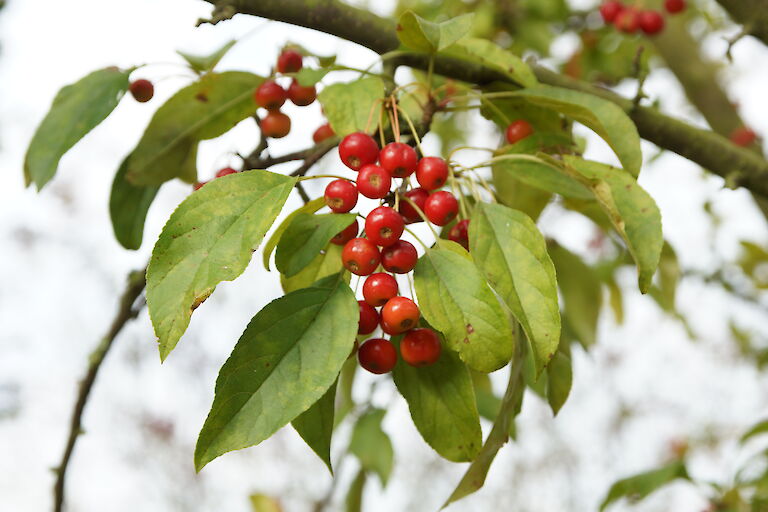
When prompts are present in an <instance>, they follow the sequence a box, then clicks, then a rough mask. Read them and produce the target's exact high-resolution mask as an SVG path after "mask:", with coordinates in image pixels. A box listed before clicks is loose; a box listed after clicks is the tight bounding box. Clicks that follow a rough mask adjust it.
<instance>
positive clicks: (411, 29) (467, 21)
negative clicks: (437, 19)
mask: <svg viewBox="0 0 768 512" xmlns="http://www.w3.org/2000/svg"><path fill="white" fill-rule="evenodd" d="M473 19H474V14H471V13H470V14H463V15H461V16H457V17H456V18H452V19H450V20H447V21H444V22H442V23H433V22H431V21H427V20H425V19H424V18H422V17H421V16H419V15H418V14H416V13H414V12H413V11H411V10H408V11H405V12H404V13H403V14H402V15H401V16H400V19H399V20H398V22H397V37H398V39H400V42H401V43H403V45H404V46H406V47H408V48H410V49H411V50H416V51H420V52H425V53H435V52H439V51H440V50H443V49H445V48H448V47H449V46H451V45H452V44H453V43H455V42H456V41H458V40H459V39H461V38H462V37H464V36H465V35H467V34H468V33H469V31H470V30H472V21H473Z"/></svg>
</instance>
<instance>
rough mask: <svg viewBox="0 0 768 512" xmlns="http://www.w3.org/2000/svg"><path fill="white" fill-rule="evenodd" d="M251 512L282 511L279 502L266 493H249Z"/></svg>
mask: <svg viewBox="0 0 768 512" xmlns="http://www.w3.org/2000/svg"><path fill="white" fill-rule="evenodd" d="M250 501H251V511H252V512H283V509H282V507H281V506H280V502H278V501H277V500H276V499H275V498H272V497H270V496H267V495H266V494H251V496H250Z"/></svg>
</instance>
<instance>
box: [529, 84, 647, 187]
mask: <svg viewBox="0 0 768 512" xmlns="http://www.w3.org/2000/svg"><path fill="white" fill-rule="evenodd" d="M515 94H517V95H518V96H520V97H522V98H525V99H527V100H528V101H530V102H531V103H534V104H536V105H541V106H544V107H549V108H551V109H553V110H556V111H558V112H560V113H561V114H563V115H565V116H567V117H570V118H571V119H573V120H574V121H578V122H579V123H581V124H583V125H584V126H586V127H587V128H590V129H592V130H593V131H594V132H595V133H597V134H598V135H599V136H600V137H601V138H602V139H604V140H605V141H606V142H607V143H608V145H609V146H611V148H612V149H613V151H614V152H615V153H616V156H618V157H619V160H620V161H621V163H622V165H623V166H624V168H625V169H626V170H627V171H628V172H629V173H630V174H632V176H635V177H637V175H638V174H639V173H640V167H641V165H642V164H643V155H642V153H641V152H640V136H639V135H638V133H637V128H636V127H635V124H634V123H633V122H632V120H631V119H630V118H629V116H627V114H626V113H625V112H624V111H623V110H621V108H619V107H618V106H616V105H615V104H614V103H611V102H610V101H608V100H604V99H602V98H598V97H597V96H594V95H592V94H586V93H583V92H579V91H572V90H570V89H561V88H559V87H552V86H548V85H540V86H538V87H535V88H530V89H522V90H520V91H517V92H516V93H515Z"/></svg>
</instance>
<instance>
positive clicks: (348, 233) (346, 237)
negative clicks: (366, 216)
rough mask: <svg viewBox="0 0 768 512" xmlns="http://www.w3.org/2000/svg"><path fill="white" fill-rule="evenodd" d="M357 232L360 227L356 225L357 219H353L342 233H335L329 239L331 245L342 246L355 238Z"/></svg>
mask: <svg viewBox="0 0 768 512" xmlns="http://www.w3.org/2000/svg"><path fill="white" fill-rule="evenodd" d="M359 231H360V225H359V224H358V223H357V219H355V220H354V222H352V224H350V225H349V226H347V227H346V228H344V230H343V231H342V232H340V233H337V234H336V235H335V236H334V237H333V238H331V243H332V244H336V245H344V244H346V243H347V242H349V241H350V240H352V239H353V238H355V237H356V236H357V233H358V232H359Z"/></svg>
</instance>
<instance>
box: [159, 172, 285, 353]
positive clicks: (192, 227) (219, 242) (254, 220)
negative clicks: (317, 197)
mask: <svg viewBox="0 0 768 512" xmlns="http://www.w3.org/2000/svg"><path fill="white" fill-rule="evenodd" d="M295 182H296V179H295V178H289V177H287V176H281V175H279V174H274V173H271V172H267V171H248V172H243V173H236V174H231V175H229V176H225V177H223V178H217V179H215V180H213V181H212V182H210V183H208V184H207V185H206V186H204V187H203V188H201V189H200V190H198V191H196V192H195V193H193V194H191V195H190V196H189V197H188V198H187V199H185V200H184V201H183V202H182V203H181V204H180V205H179V207H178V208H177V209H176V211H174V212H173V214H172V215H171V218H170V219H169V220H168V222H167V223H166V225H165V227H164V228H163V231H162V232H161V233H160V238H159V239H158V240H157V243H156V244H155V248H154V250H153V251H152V258H151V259H150V263H149V268H148V269H147V306H148V308H149V315H150V317H151V319H152V325H153V326H154V328H155V334H156V335H157V337H158V342H159V344H160V358H161V359H165V358H166V357H167V356H168V354H169V353H170V352H171V350H173V348H174V347H175V346H176V343H177V342H178V340H179V338H181V335H182V334H183V333H184V331H185V330H186V328H187V325H189V320H190V318H191V316H192V311H194V309H195V308H197V307H198V306H199V305H200V304H201V303H202V302H203V301H204V300H205V299H206V298H208V296H209V295H210V294H211V293H213V290H214V288H215V287H216V285H217V284H218V283H219V282H221V281H232V280H233V279H235V278H236V277H237V276H239V275H240V274H241V273H242V272H243V270H245V267H246V266H247V265H248V262H249V261H250V260H251V254H252V252H253V251H254V250H256V248H257V247H258V246H259V244H260V243H261V240H262V239H263V238H264V234H265V233H266V232H267V230H268V229H269V226H270V225H271V224H272V222H274V220H275V218H276V217H277V215H278V213H280V209H281V208H282V207H283V204H284V203H285V200H286V199H287V198H288V194H289V193H290V192H291V189H292V188H293V185H294V183H295Z"/></svg>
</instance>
